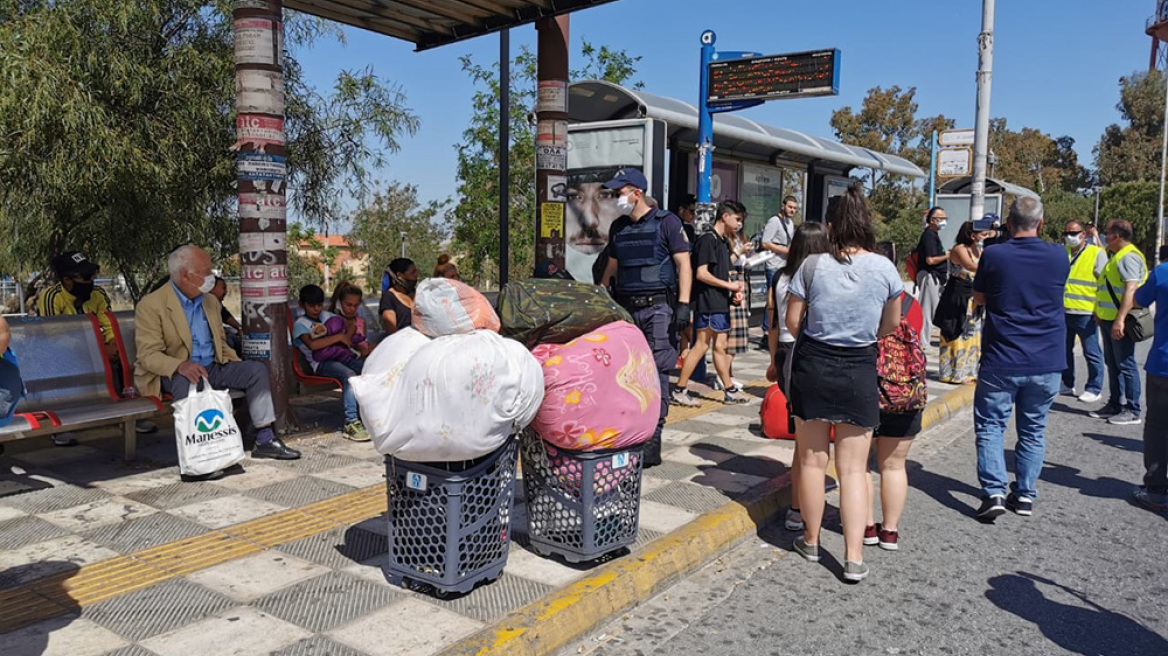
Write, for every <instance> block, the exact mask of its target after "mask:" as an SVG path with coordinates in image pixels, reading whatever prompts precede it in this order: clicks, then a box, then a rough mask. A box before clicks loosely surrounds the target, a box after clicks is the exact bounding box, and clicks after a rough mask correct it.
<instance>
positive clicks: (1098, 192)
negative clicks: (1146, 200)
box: [1092, 158, 1164, 227]
mask: <svg viewBox="0 0 1168 656" xmlns="http://www.w3.org/2000/svg"><path fill="white" fill-rule="evenodd" d="M1161 159H1162V158H1161ZM1162 164H1163V162H1161V165H1162ZM1094 191H1095V219H1094V220H1093V221H1092V223H1094V224H1095V226H1096V227H1098V226H1099V198H1100V197H1101V196H1102V195H1103V187H1095V189H1094ZM1163 191H1164V190H1163V188H1162V187H1161V189H1160V192H1161V198H1160V203H1161V204H1163V202H1164V199H1163Z"/></svg>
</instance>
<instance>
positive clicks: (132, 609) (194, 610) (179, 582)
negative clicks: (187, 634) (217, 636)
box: [81, 579, 235, 640]
mask: <svg viewBox="0 0 1168 656" xmlns="http://www.w3.org/2000/svg"><path fill="white" fill-rule="evenodd" d="M234 605H235V604H234V602H232V601H231V600H230V599H228V598H226V597H223V596H221V595H218V594H216V593H214V592H211V591H210V590H207V589H206V588H203V587H201V586H198V585H195V584H194V583H191V582H190V581H187V580H185V579H174V580H171V581H166V582H165V583H159V584H158V585H155V586H152V587H149V588H146V589H145V590H138V591H136V592H131V593H130V594H127V595H123V596H120V597H117V598H114V599H110V600H107V601H103V602H101V603H99V604H95V605H93V606H90V607H88V608H85V609H83V610H82V611H81V615H82V617H84V618H86V619H89V620H92V621H94V622H96V623H98V624H100V625H101V626H104V627H106V628H107V629H109V630H111V631H113V632H114V633H117V634H118V635H120V636H122V637H124V638H127V639H129V640H145V639H146V638H150V637H153V636H156V635H159V634H161V633H166V632H167V631H173V630H174V629H177V628H179V627H183V626H186V625H188V624H191V623H193V622H197V621H199V620H201V619H203V618H205V617H209V616H211V615H213V614H215V613H218V612H220V611H223V610H226V609H228V608H231V607H232V606H234Z"/></svg>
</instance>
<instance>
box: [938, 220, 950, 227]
mask: <svg viewBox="0 0 1168 656" xmlns="http://www.w3.org/2000/svg"><path fill="white" fill-rule="evenodd" d="M947 225H949V222H948V221H946V220H945V219H941V220H940V221H938V222H937V227H938V228H944V227H945V226H947Z"/></svg>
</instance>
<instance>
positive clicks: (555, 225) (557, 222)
mask: <svg viewBox="0 0 1168 656" xmlns="http://www.w3.org/2000/svg"><path fill="white" fill-rule="evenodd" d="M539 225H540V231H539V236H540V237H544V238H553V239H554V238H560V237H563V236H564V204H563V203H540V204H539Z"/></svg>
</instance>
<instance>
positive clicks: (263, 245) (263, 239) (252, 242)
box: [239, 232, 288, 266]
mask: <svg viewBox="0 0 1168 656" xmlns="http://www.w3.org/2000/svg"><path fill="white" fill-rule="evenodd" d="M287 243H288V242H287V240H286V239H285V237H284V234H283V233H280V232H246V233H242V234H240V235H239V259H240V261H241V262H242V263H243V264H259V265H269V266H270V265H273V264H280V262H281V260H282V259H284V258H281V257H280V256H279V255H278V253H280V252H284V251H286V250H287Z"/></svg>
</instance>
